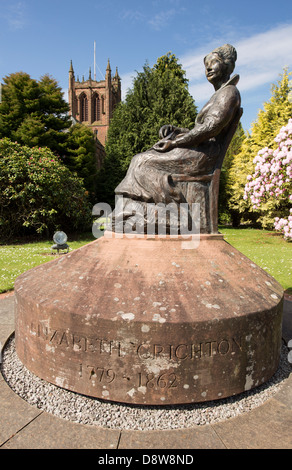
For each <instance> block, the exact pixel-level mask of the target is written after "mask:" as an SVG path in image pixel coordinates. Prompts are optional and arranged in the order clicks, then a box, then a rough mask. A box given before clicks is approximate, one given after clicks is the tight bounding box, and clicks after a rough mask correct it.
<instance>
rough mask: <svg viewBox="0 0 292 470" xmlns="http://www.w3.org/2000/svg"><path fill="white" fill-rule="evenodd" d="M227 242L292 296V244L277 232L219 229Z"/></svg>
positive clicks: (249, 229)
mask: <svg viewBox="0 0 292 470" xmlns="http://www.w3.org/2000/svg"><path fill="white" fill-rule="evenodd" d="M219 231H220V232H221V233H223V234H224V238H225V240H226V241H227V242H228V243H230V245H232V246H234V247H235V248H237V250H239V251H240V252H241V253H243V254H244V255H245V256H247V257H248V258H250V259H251V260H252V261H253V262H254V263H256V264H257V265H258V266H260V267H261V268H263V269H264V270H265V271H267V272H268V273H269V274H271V275H272V276H273V277H274V278H275V279H276V280H277V281H278V282H279V283H280V284H281V285H282V287H283V288H284V289H285V290H288V291H289V293H291V294H292V243H291V242H287V241H285V240H284V239H283V236H282V235H281V234H279V233H277V232H272V231H268V230H256V229H252V228H245V229H233V228H230V227H222V226H221V227H219Z"/></svg>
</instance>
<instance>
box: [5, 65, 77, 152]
mask: <svg viewBox="0 0 292 470" xmlns="http://www.w3.org/2000/svg"><path fill="white" fill-rule="evenodd" d="M68 110H69V107H68V104H67V103H66V101H65V100H64V98H63V93H62V90H61V88H60V87H59V86H58V83H57V82H56V80H54V79H53V78H51V77H50V76H48V75H44V76H43V77H41V79H40V81H39V82H38V81H36V80H34V79H32V78H31V77H30V76H29V75H28V74H27V73H24V72H17V73H13V74H11V75H9V76H8V77H5V78H4V85H3V86H2V102H1V104H0V137H2V138H3V137H8V138H9V139H11V140H14V141H17V142H19V143H21V144H24V145H28V146H29V147H35V146H38V147H48V148H50V149H51V150H52V151H53V152H55V153H58V154H59V155H61V154H62V152H63V151H64V143H65V140H66V136H65V135H64V133H62V132H60V131H62V130H64V129H66V128H68V127H69V126H70V121H69V118H68V115H67V112H68Z"/></svg>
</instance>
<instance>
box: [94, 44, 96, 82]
mask: <svg viewBox="0 0 292 470" xmlns="http://www.w3.org/2000/svg"><path fill="white" fill-rule="evenodd" d="M95 55H96V42H95V41H94V80H96V59H95Z"/></svg>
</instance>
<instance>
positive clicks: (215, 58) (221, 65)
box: [204, 44, 237, 83]
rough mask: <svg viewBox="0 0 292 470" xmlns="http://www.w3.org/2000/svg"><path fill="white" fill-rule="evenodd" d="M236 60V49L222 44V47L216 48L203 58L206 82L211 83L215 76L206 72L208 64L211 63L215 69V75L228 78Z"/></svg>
mask: <svg viewBox="0 0 292 470" xmlns="http://www.w3.org/2000/svg"><path fill="white" fill-rule="evenodd" d="M236 59H237V52H236V49H235V48H234V47H233V46H231V45H230V44H224V46H221V47H218V48H217V49H215V50H214V51H212V52H210V54H208V55H206V57H204V64H205V66H206V76H207V78H208V80H209V81H210V82H211V83H213V81H214V78H215V75H214V73H213V74H212V72H211V71H210V72H208V70H207V69H208V66H209V64H211V63H213V69H214V66H215V68H216V75H218V74H220V75H221V76H225V77H226V78H229V77H230V75H231V73H232V72H233V70H234V68H235V62H236Z"/></svg>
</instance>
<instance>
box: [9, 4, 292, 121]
mask: <svg viewBox="0 0 292 470" xmlns="http://www.w3.org/2000/svg"><path fill="white" fill-rule="evenodd" d="M0 41H1V48H0V80H1V81H2V80H3V77H5V76H6V75H9V74H10V73H13V72H18V71H24V72H27V73H28V74H30V76H31V77H32V78H35V79H39V78H40V77H41V76H42V75H44V74H46V73H49V74H50V75H52V76H53V77H54V78H55V79H56V80H57V81H58V82H59V85H60V86H61V87H62V89H63V90H64V92H65V94H66V91H67V88H68V70H69V66H70V60H71V59H72V61H73V66H74V70H75V75H76V76H77V75H79V78H80V79H81V78H82V76H83V75H84V77H85V79H86V78H87V77H88V70H89V67H91V69H92V73H93V72H94V70H93V65H94V41H96V64H97V66H96V78H97V80H101V79H102V78H103V77H102V75H104V74H105V69H106V66H107V60H108V58H109V59H110V63H111V68H112V71H113V72H115V68H116V66H117V67H118V71H119V74H120V76H121V78H122V90H123V96H125V94H126V91H127V89H128V88H130V87H131V84H132V79H133V77H134V76H135V75H136V72H137V71H141V69H142V67H143V65H144V64H145V63H146V61H147V62H148V63H149V65H150V66H153V65H154V63H155V62H156V60H157V58H158V57H160V56H162V55H164V54H166V53H167V52H169V51H171V52H172V53H174V54H175V55H176V56H177V57H178V59H179V62H180V63H181V64H182V66H183V68H184V70H185V71H186V77H187V78H188V80H189V90H190V92H191V94H192V95H193V97H194V98H195V102H196V104H197V106H198V107H199V108H201V107H202V106H203V105H204V103H205V102H206V101H207V100H208V98H209V97H210V96H211V94H212V93H213V88H212V86H211V85H210V84H209V83H208V82H207V80H206V78H205V76H204V66H203V57H204V56H205V55H206V54H207V53H208V52H210V51H211V50H212V49H214V48H216V47H218V46H220V45H222V44H225V43H230V44H232V45H234V46H235V47H236V49H237V53H238V60H237V64H236V70H235V72H237V73H239V74H240V81H239V84H238V88H239V90H240V92H241V96H242V106H243V109H244V115H243V118H242V124H243V127H244V129H246V130H248V129H249V128H250V125H251V123H252V122H253V121H254V120H255V119H256V117H257V113H258V110H259V109H260V108H262V106H263V103H264V102H265V101H267V100H268V99H269V98H270V96H271V84H272V83H276V82H277V80H278V79H279V75H280V74H281V73H282V72H283V68H284V67H285V66H287V67H288V68H289V70H290V71H292V2H291V0H282V1H281V2H279V3H277V2H276V1H273V2H272V1H270V0H265V1H263V0H253V1H251V0H245V1H244V2H243V1H237V2H236V1H234V0H220V1H219V0H205V1H202V0H200V1H197V0H140V1H139V0H124V1H121V0H107V1H104V0H103V1H101V0H82V1H78V2H77V1H75V0H46V1H43V0H20V1H18V0H9V1H8V0H0Z"/></svg>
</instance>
